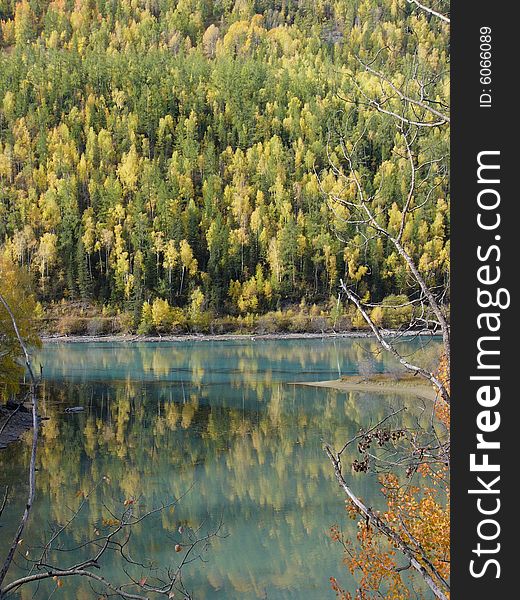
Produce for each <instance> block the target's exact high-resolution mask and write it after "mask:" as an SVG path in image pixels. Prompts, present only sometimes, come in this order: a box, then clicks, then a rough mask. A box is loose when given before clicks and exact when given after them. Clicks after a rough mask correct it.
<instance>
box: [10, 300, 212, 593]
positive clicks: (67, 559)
mask: <svg viewBox="0 0 520 600" xmlns="http://www.w3.org/2000/svg"><path fill="white" fill-rule="evenodd" d="M0 303H1V304H2V305H3V307H4V308H5V310H6V311H7V314H8V315H9V317H10V319H11V323H12V326H13V329H14V331H15V334H16V337H17V339H18V342H19V344H20V348H21V351H22V355H23V358H24V362H25V365H26V367H27V371H28V373H29V377H30V387H29V395H28V398H29V402H30V405H31V413H32V443H31V458H30V463H29V473H28V479H29V491H28V496H27V500H26V503H25V508H24V511H23V514H22V515H21V517H20V520H19V523H18V526H17V528H16V532H15V535H14V537H13V540H12V542H11V544H10V545H9V548H8V551H7V555H6V557H5V559H4V560H3V562H2V563H1V567H0V600H3V599H4V598H7V597H9V596H10V595H12V594H14V593H16V592H18V591H19V590H20V588H22V587H23V586H27V585H29V584H33V585H35V584H38V583H39V582H42V581H44V580H52V581H54V585H55V586H56V587H60V586H61V585H62V582H63V580H64V579H66V578H70V577H80V578H85V579H87V580H88V581H89V582H90V584H91V588H92V590H93V593H95V595H96V597H100V596H101V597H108V596H115V597H120V598H124V599H128V600H147V599H150V598H161V597H166V598H174V597H176V594H179V595H180V597H181V598H185V599H189V598H191V595H190V592H189V590H188V589H187V587H186V586H185V584H184V582H183V578H182V572H183V568H184V567H185V566H186V565H187V564H189V563H191V562H193V561H196V560H203V556H204V553H205V551H206V550H207V549H208V548H209V545H210V543H211V540H212V539H213V538H215V537H222V535H221V533H220V531H221V527H222V523H219V524H218V526H217V527H216V528H215V529H213V530H210V531H207V532H205V531H203V525H204V524H202V525H200V526H199V527H198V528H196V529H192V528H188V527H187V528H184V527H180V528H179V530H178V532H177V534H176V535H175V536H169V543H171V545H172V549H173V550H174V552H173V554H174V555H178V556H179V557H180V559H179V560H178V561H173V562H172V564H171V565H169V566H165V567H164V568H158V567H157V566H155V565H154V563H153V562H152V561H151V560H146V559H142V558H139V559H135V558H133V553H132V551H131V539H132V530H133V528H134V527H135V526H136V525H138V524H139V523H142V522H143V521H145V520H147V519H150V518H151V517H153V516H154V515H157V514H159V513H160V512H162V511H164V510H166V509H169V508H172V507H173V506H175V505H177V504H178V502H179V501H180V500H181V499H182V497H181V498H175V499H171V500H169V501H167V502H164V503H163V504H161V505H159V506H157V507H153V508H150V509H143V508H142V504H143V501H142V499H139V498H138V499H128V500H125V501H124V502H119V503H116V506H115V508H114V507H112V508H110V507H108V506H105V510H106V511H107V513H108V514H109V518H108V519H107V520H106V523H105V528H104V530H103V531H100V530H96V532H95V535H94V537H89V536H86V538H85V540H84V541H83V542H81V543H80V544H77V545H75V546H74V547H67V546H66V543H65V541H64V537H65V534H66V533H68V532H69V531H70V530H72V529H73V528H74V526H75V524H76V521H77V519H78V517H79V515H80V514H81V512H82V511H83V510H84V509H85V507H86V506H87V505H88V503H89V500H90V499H91V496H92V494H93V492H94V491H95V490H96V489H97V488H98V487H99V486H100V485H103V484H107V483H108V482H109V479H108V477H103V479H102V480H101V481H99V482H98V483H96V484H95V485H94V486H93V487H92V489H91V490H89V491H88V492H85V493H81V494H80V496H81V497H80V499H79V501H78V502H79V504H78V507H77V508H76V509H73V510H71V514H70V517H69V518H68V519H67V520H66V522H64V523H61V524H60V523H56V524H55V525H53V526H52V528H51V532H50V534H49V537H48V539H47V540H46V541H45V542H44V543H43V544H42V545H39V546H38V545H31V544H30V543H26V544H25V546H24V548H27V550H26V551H25V553H22V552H20V550H19V549H20V544H21V541H22V536H23V533H24V531H25V530H26V528H27V525H28V522H29V518H30V515H31V511H32V508H33V506H34V501H35V494H36V472H37V466H36V463H37V452H38V436H39V428H40V416H39V413H38V386H39V380H38V379H37V378H36V376H35V375H34V371H33V369H32V365H31V360H30V355H29V351H28V348H27V346H26V344H25V342H24V340H23V338H22V336H21V334H20V331H19V329H18V326H17V323H16V319H15V317H14V314H13V312H12V310H11V308H10V306H9V304H8V303H7V301H6V300H5V298H4V297H3V295H2V294H0ZM185 495H186V494H184V496H185ZM184 496H183V497H184ZM8 500H9V489H6V490H5V492H4V494H3V497H2V500H1V501H0V518H1V517H2V515H3V513H4V510H5V507H6V505H7V503H8ZM118 507H119V508H118ZM80 554H81V556H82V558H78V556H79V555H80ZM17 555H18V557H19V561H18V562H20V563H23V564H24V565H25V566H26V568H25V571H26V572H25V574H23V575H21V576H20V575H18V576H16V577H15V578H14V579H12V580H11V581H7V579H8V574H9V572H10V571H11V570H12V567H13V566H14V565H15V558H16V557H17ZM109 555H112V556H117V557H118V558H119V559H120V561H121V564H122V565H123V566H122V574H123V578H124V581H123V583H114V582H113V581H112V580H111V579H109V578H108V577H106V576H104V575H103V574H102V564H103V560H104V559H105V558H107V556H109ZM32 557H35V558H32ZM16 566H18V567H20V565H19V564H17V565H16ZM136 568H137V569H138V570H139V572H140V573H141V576H140V577H136V576H135V575H133V574H132V569H134V571H135V569H136ZM142 573H146V575H144V576H143V575H142Z"/></svg>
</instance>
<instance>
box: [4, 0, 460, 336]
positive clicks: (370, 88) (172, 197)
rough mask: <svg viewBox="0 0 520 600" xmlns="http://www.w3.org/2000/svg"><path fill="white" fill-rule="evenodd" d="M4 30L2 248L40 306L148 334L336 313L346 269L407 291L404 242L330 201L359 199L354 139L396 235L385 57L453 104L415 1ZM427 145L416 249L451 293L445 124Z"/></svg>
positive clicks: (111, 16)
mask: <svg viewBox="0 0 520 600" xmlns="http://www.w3.org/2000/svg"><path fill="white" fill-rule="evenodd" d="M0 20H1V28H0V245H1V248H2V250H1V251H2V254H3V255H4V258H5V259H6V260H11V261H13V262H15V263H18V264H19V265H20V266H22V267H24V268H26V269H28V270H29V271H30V272H31V273H32V274H33V276H34V279H35V285H36V287H37V293H38V296H39V298H40V301H41V302H42V304H43V305H44V306H46V305H48V304H49V303H50V302H51V301H61V300H62V299H63V298H65V299H67V300H89V301H91V302H94V303H98V304H99V305H105V306H111V307H117V308H118V309H119V310H123V311H127V312H128V313H129V314H131V315H133V317H132V318H133V319H134V325H135V326H137V325H138V324H139V323H140V322H143V319H144V321H146V320H147V319H148V320H153V319H154V318H159V317H157V313H159V312H160V311H161V310H162V309H164V310H169V307H178V308H179V314H180V309H182V311H184V312H183V314H191V315H192V316H193V315H195V314H201V313H203V312H206V313H207V314H214V315H218V314H220V315H223V314H231V315H246V314H261V313H265V312H267V311H269V310H275V309H277V308H284V307H286V306H288V305H290V304H299V303H301V301H302V300H305V302H307V304H308V305H311V304H313V303H317V304H320V303H321V304H325V303H327V302H329V301H330V298H331V297H334V296H337V294H338V285H339V279H340V278H341V277H345V276H346V277H347V279H349V281H352V282H357V284H358V286H359V290H360V292H361V293H362V294H365V295H366V294H370V298H373V299H374V300H381V299H383V298H385V297H387V296H389V295H391V294H408V293H409V292H410V290H409V289H408V279H407V272H406V269H405V268H404V267H403V266H401V265H400V263H399V261H398V258H397V256H396V254H395V248H394V247H393V246H392V245H390V244H388V245H387V244H386V242H385V240H384V239H382V238H381V237H378V236H375V237H374V238H373V239H371V240H368V242H367V243H365V244H363V245H362V241H363V240H362V239H361V237H360V234H359V233H358V231H357V227H356V224H355V223H351V222H350V223H345V222H344V220H343V219H342V218H341V217H342V216H343V217H345V211H346V210H347V209H345V207H344V206H343V208H342V209H341V210H342V211H343V212H342V213H341V210H339V208H338V210H333V209H334V206H331V201H330V198H331V197H342V198H345V197H347V198H348V195H349V194H352V193H353V191H352V190H351V189H345V188H344V186H343V183H342V180H341V173H342V172H343V171H344V169H346V168H347V167H346V164H345V161H344V160H343V156H342V149H341V145H340V141H341V140H346V143H347V144H348V141H349V140H350V139H354V138H357V137H361V138H362V139H361V142H360V146H359V148H358V150H357V152H358V156H359V157H360V164H361V166H360V167H359V173H360V177H361V178H362V180H363V182H364V185H365V186H366V187H367V189H368V190H375V189H377V190H378V194H377V195H375V197H374V200H373V202H375V203H378V205H377V206H375V210H376V212H377V214H379V218H380V219H382V220H383V221H384V222H385V226H388V227H389V228H390V229H391V228H392V227H393V223H394V222H395V223H398V222H399V218H400V211H399V202H402V198H403V196H406V194H407V190H408V188H409V179H410V176H411V175H410V173H409V172H408V171H407V160H408V159H407V157H406V155H405V153H404V151H403V138H402V136H400V135H399V132H398V131H396V129H395V127H394V123H395V118H394V117H393V116H392V115H391V114H385V112H384V111H383V112H381V111H377V110H376V111H375V110H374V105H373V104H371V103H370V102H368V101H367V98H375V99H376V101H377V98H378V97H379V96H381V87H382V82H381V79H380V78H379V77H377V76H376V75H374V74H373V73H371V72H369V71H367V70H366V68H365V67H364V66H363V65H362V63H361V62H360V61H359V60H358V59H361V60H362V61H366V62H367V63H370V61H371V60H373V59H374V58H375V57H378V56H379V57H381V56H382V55H381V54H378V53H381V52H383V54H384V60H383V61H382V62H381V60H379V62H378V65H379V67H380V68H384V72H385V73H386V77H388V79H389V81H390V82H391V83H393V84H395V85H396V86H399V88H400V89H403V88H402V86H403V82H404V83H406V82H407V81H408V80H410V79H411V77H412V76H413V77H414V78H415V79H414V81H415V80H417V81H421V82H423V83H424V86H425V87H424V89H421V90H420V93H421V94H422V93H423V92H424V93H425V94H427V96H428V101H429V102H431V103H433V104H432V105H435V106H439V107H443V106H446V104H447V102H448V94H449V72H448V66H449V65H448V63H449V61H448V57H447V52H448V28H447V26H445V24H444V23H443V22H442V21H436V20H435V19H433V20H431V22H429V21H430V17H429V15H428V14H425V13H423V12H421V11H417V10H416V7H414V6H412V5H410V3H408V2H406V1H405V0H378V1H376V0H336V1H333V0H330V1H325V0H299V1H297V0H257V1H253V0H236V2H233V0H215V1H209V0H180V1H178V2H172V1H171V0H76V1H73V0H56V1H53V2H48V1H47V0H29V1H27V0H23V1H22V2H15V1H14V0H0ZM417 72H419V75H420V77H416V75H417ZM429 72H430V74H429ZM431 74H434V75H431ZM430 75H431V76H430ZM415 91H416V90H415ZM394 100H395V101H396V102H397V103H398V102H399V97H397V96H396V98H395V99H394ZM417 110H418V112H420V108H418V109H417ZM413 136H414V137H413V151H414V153H415V156H416V158H417V162H418V164H419V165H420V164H425V165H427V169H428V180H429V181H430V182H433V183H432V184H431V185H428V186H424V187H423V188H421V186H416V188H415V189H414V197H413V198H412V199H411V202H412V205H413V211H411V212H410V215H409V218H408V220H407V224H406V228H405V230H404V232H403V243H404V244H405V246H406V248H407V249H408V251H409V252H410V254H411V255H412V256H413V258H414V260H415V261H416V264H418V265H419V268H420V269H421V271H422V273H423V275H424V276H425V277H426V278H427V280H428V283H429V284H430V285H431V286H432V287H434V286H445V283H446V279H447V273H448V267H449V265H448V261H449V191H448V180H447V164H448V163H447V156H448V151H449V147H448V142H449V129H447V128H437V127H435V126H433V127H429V126H424V127H417V131H416V132H414V134H413ZM439 157H442V159H440V158H439ZM419 168H420V167H419ZM379 205H381V206H385V209H384V210H380V211H379V210H378V206H379ZM338 212H340V214H339V215H338ZM347 212H348V210H347ZM338 216H339V218H338ZM154 301H155V304H154ZM159 301H166V302H167V304H166V302H163V303H162V305H161V304H160V302H159ZM143 306H144V309H143ZM152 309H155V311H156V315H155V317H154V316H152V314H151V311H152ZM175 314H176V313H175V312H174V313H173V314H170V315H169V317H168V318H170V319H171V320H175V318H176V317H175ZM179 318H180V317H179Z"/></svg>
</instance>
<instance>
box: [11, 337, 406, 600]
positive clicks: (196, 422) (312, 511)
mask: <svg viewBox="0 0 520 600" xmlns="http://www.w3.org/2000/svg"><path fill="white" fill-rule="evenodd" d="M245 350H248V351H250V353H249V354H247V353H246V352H245ZM260 350H262V349H261V348H260ZM168 351H169V348H168ZM175 351H176V352H177V350H175ZM349 351H350V350H349ZM60 352H61V349H60ZM119 352H121V350H118V353H117V354H115V355H114V356H113V358H117V360H118V361H119V360H121V364H125V359H120V358H119ZM124 352H126V349H124V350H123V351H122V353H124ZM219 352H220V349H219ZM226 352H227V349H226ZM304 352H305V353H306V356H307V359H308V360H307V362H306V366H307V370H309V364H310V362H312V361H315V364H316V365H318V366H319V367H320V368H323V364H324V362H325V361H326V360H329V359H330V360H331V361H335V358H332V359H331V358H330V357H331V349H330V347H328V348H327V350H326V351H325V350H323V352H322V356H321V360H318V359H316V355H315V353H314V352H309V349H308V348H307V349H306V350H305V351H304ZM317 352H318V353H319V352H320V349H319V346H318V349H317ZM356 352H358V349H357V348H356V346H355V345H354V346H353V347H352V355H350V356H357V354H356ZM205 353H206V349H203V350H202V351H201V353H200V354H199V355H198V357H197V359H196V360H195V355H197V353H196V352H195V353H192V354H190V361H192V360H193V362H190V365H189V366H190V368H191V367H193V369H192V371H190V372H189V374H188V376H187V378H189V379H190V380H191V381H192V382H193V381H195V382H196V383H191V382H190V383H182V382H164V381H162V382H160V383H159V382H154V381H148V382H141V381H132V380H130V379H128V378H127V379H124V380H118V381H112V382H110V383H108V384H106V383H103V384H101V383H96V382H89V383H75V382H60V383H59V384H58V383H48V382H47V383H46V384H44V386H43V389H42V394H43V398H42V407H43V409H42V410H43V411H44V413H45V414H46V415H47V416H49V417H50V419H49V420H48V421H46V422H45V426H44V427H43V432H42V437H43V443H42V445H41V450H40V472H39V474H38V502H37V505H36V509H35V513H36V514H35V517H34V520H33V522H35V523H37V522H45V523H47V522H49V521H58V522H63V521H64V520H65V518H66V517H67V515H68V508H67V507H68V506H73V505H75V504H77V499H76V498H75V495H76V493H77V492H78V491H80V490H86V489H89V488H90V487H92V485H93V483H94V482H96V481H98V480H99V479H101V478H102V477H103V476H105V475H108V476H109V477H110V479H111V483H110V486H105V487H101V488H99V490H97V491H96V492H95V493H94V494H93V496H92V499H91V502H90V503H89V505H88V510H87V511H86V512H85V514H84V515H83V517H82V520H81V522H80V523H79V524H78V526H77V527H76V528H75V529H74V530H71V532H70V533H69V536H68V539H67V543H69V545H72V544H73V543H80V542H81V541H82V540H83V539H84V538H85V532H87V531H88V533H89V534H91V533H92V528H93V527H94V526H95V524H97V523H99V521H100V519H101V518H102V516H106V514H105V513H106V509H105V508H104V507H103V504H104V503H108V505H111V504H112V505H113V503H114V502H122V501H123V500H124V499H127V498H131V497H135V496H143V502H145V503H146V505H147V506H150V505H153V504H157V503H158V502H160V501H162V500H164V499H166V498H167V497H171V496H172V495H176V496H179V495H181V494H182V493H183V492H185V491H186V490H187V489H188V488H189V486H190V485H191V484H192V483H193V482H195V487H194V488H193V490H192V491H191V492H190V494H189V496H188V498H186V499H185V500H184V501H183V502H182V503H181V505H180V506H179V507H178V509H176V511H175V513H174V514H171V513H168V512H166V513H164V514H163V515H161V517H160V518H157V519H156V521H154V523H153V526H152V527H150V525H148V526H145V527H143V526H139V527H138V528H137V529H136V531H135V537H134V548H135V550H134V553H135V554H136V555H138V554H139V556H150V557H153V558H154V559H155V560H157V562H158V563H161V562H165V560H164V559H166V560H167V557H168V552H171V548H169V547H168V544H164V540H163V538H161V535H160V534H161V533H164V532H174V531H175V529H176V528H177V527H178V525H179V523H185V524H188V525H190V524H191V525H196V524H198V523H200V522H201V521H202V520H204V519H205V518H208V517H209V521H210V522H211V520H214V521H218V519H219V517H220V516H221V515H222V517H223V520H224V523H225V527H226V529H227V531H228V532H229V533H230V536H229V537H228V538H226V539H224V540H215V541H214V543H213V550H212V551H211V553H210V556H209V559H210V564H209V565H208V567H207V568H205V569H204V571H203V574H202V576H201V577H199V578H198V581H199V583H197V585H196V586H195V589H196V591H197V597H198V598H204V597H208V598H211V597H212V595H211V594H212V592H211V590H215V589H218V588H220V587H224V588H225V589H226V590H230V589H231V590H235V592H234V593H236V594H237V597H242V596H241V594H249V595H250V596H251V597H256V596H258V597H263V595H264V590H265V589H266V587H273V586H278V587H279V588H286V587H291V586H292V587H297V586H298V585H301V586H303V588H302V589H305V585H306V584H308V583H309V582H310V583H311V584H314V585H316V586H317V588H316V589H321V590H322V591H323V593H325V592H324V590H326V589H327V580H326V575H327V574H328V573H329V572H331V571H330V569H329V570H325V571H324V570H323V566H322V568H321V571H320V568H319V565H320V564H321V565H323V563H320V560H323V557H324V556H334V554H333V553H329V552H328V551H327V548H328V546H329V544H330V542H329V540H328V537H327V536H326V529H327V527H328V526H329V525H330V524H331V523H333V522H334V521H336V520H338V519H339V518H341V514H338V510H341V498H340V497H339V494H337V493H336V491H335V486H334V485H333V484H332V481H331V477H332V476H331V473H330V469H329V466H328V463H327V458H326V456H325V454H324V453H323V450H322V443H323V441H324V440H326V441H328V442H330V443H332V444H335V445H338V444H340V443H341V442H342V441H344V440H345V439H348V438H349V437H352V436H353V435H355V434H356V433H357V431H358V430H359V428H360V427H361V426H364V427H366V424H367V414H369V415H370V417H369V418H370V420H373V421H374V422H375V421H377V420H379V419H381V418H382V417H383V416H384V415H385V414H387V412H388V405H389V404H393V405H395V402H396V398H392V397H391V396H385V397H384V399H381V398H379V399H377V398H374V397H373V396H372V395H370V394H359V393H354V392H352V393H348V394H346V393H344V392H336V391H334V390H329V389H323V388H321V389H319V388H309V387H300V386H293V385H286V384H278V383H272V381H271V378H272V372H271V371H270V369H268V368H266V364H264V363H263V361H264V360H265V361H267V357H266V355H265V354H264V353H263V351H259V350H258V348H255V349H254V352H253V350H251V349H250V348H249V346H247V345H246V346H245V347H240V354H241V357H240V360H235V361H234V365H235V367H236V368H235V370H234V371H232V372H231V374H230V375H229V378H228V381H227V382H226V381H222V382H221V384H218V385H205V384H203V383H200V381H201V377H200V376H198V375H197V376H194V375H193V374H194V373H195V374H196V373H200V372H201V370H202V369H203V367H202V365H204V364H206V363H205ZM96 354H97V350H96ZM160 354H161V353H160V352H159V353H158V352H156V350H155V349H154V350H153V351H152V352H151V353H150V352H149V353H146V352H144V351H142V350H141V349H140V350H139V353H138V355H139V356H141V357H142V358H143V360H142V362H141V363H140V365H139V366H138V367H137V366H135V361H136V356H135V352H133V351H132V352H131V354H130V356H129V357H127V359H126V361H127V363H126V364H128V361H130V360H131V361H133V362H134V366H133V368H132V371H131V372H132V373H138V372H139V371H138V369H146V368H147V367H146V365H151V364H153V365H154V366H153V368H154V369H156V368H159V367H158V365H159V364H163V363H161V362H160V361H161V360H165V358H164V356H163V357H162V358H161V357H160ZM213 356H214V355H213ZM295 356H296V357H297V356H298V353H296V354H291V356H290V360H291V361H295V360H297V359H296V358H295ZM350 356H349V360H350ZM144 358H146V362H145V360H144ZM220 358H221V359H222V357H220ZM236 358H237V349H236V348H235V350H234V352H233V353H232V354H231V355H230V356H229V357H228V358H227V359H226V360H228V361H229V360H234V359H236ZM73 359H74V356H72V357H67V355H66V354H63V356H62V361H63V362H62V367H63V368H67V361H68V360H73ZM282 359H283V360H284V363H285V366H287V361H288V360H289V359H288V357H287V355H285V358H283V352H282V353H281V355H280V360H282ZM309 359H310V360H309ZM99 360H101V361H103V360H105V358H103V357H101V358H99V359H98V358H97V357H96V359H95V362H96V366H98V365H99V362H98V361H99ZM298 360H300V359H299V358H298ZM171 361H172V359H171V356H170V357H169V358H168V364H170V365H171V364H172V362H171ZM275 361H276V357H275V358H274V359H271V361H270V364H271V365H273V364H274V362H275ZM85 364H88V366H89V368H90V369H91V368H92V360H90V361H88V363H87V362H86V363H85ZM106 364H107V365H110V366H111V367H112V366H113V365H112V363H110V362H108V359H107V363H106ZM164 364H166V363H164ZM161 368H165V367H164V366H163V367H161ZM170 368H171V367H170ZM127 372H128V370H127ZM229 379H231V382H229ZM239 382H241V385H239ZM230 383H231V385H230ZM69 405H83V406H85V407H86V409H87V410H86V411H85V413H82V414H76V415H64V414H63V410H64V407H65V406H69ZM412 412H413V411H412ZM412 412H407V413H405V414H404V416H403V419H404V420H405V424H407V425H412V424H413V414H412ZM16 451H17V450H16V449H14V448H12V449H9V450H8V451H7V453H3V454H0V468H1V469H3V467H4V462H5V463H8V462H9V461H12V462H16V463H23V464H26V462H27V460H28V455H23V457H22V458H21V459H20V458H19V457H17V456H15V452H16ZM24 452H26V450H25V449H24ZM22 468H23V465H22V464H21V465H20V469H22ZM355 479H356V483H357V484H358V486H359V487H358V491H359V493H360V495H361V496H363V497H365V498H370V497H372V496H373V495H374V492H375V483H374V482H373V481H370V480H369V479H367V478H357V477H356V478H355ZM16 480H17V479H16V474H15V472H14V471H13V472H12V481H13V483H14V485H15V486H17V489H16V490H15V491H16V497H17V498H18V499H19V501H20V502H22V501H23V493H22V492H23V486H24V484H19V483H18V484H17V483H16ZM338 507H339V508H338ZM350 523H351V524H352V527H353V528H354V527H355V523H354V522H353V521H352V522H350ZM28 535H33V533H32V532H30V533H29V534H28ZM160 540H163V541H160ZM322 571H323V572H322ZM199 574H200V572H199ZM67 585H69V584H67ZM72 585H73V584H72V583H71V584H70V586H72ZM77 585H79V586H82V585H84V584H83V583H82V582H78V583H77ZM70 589H72V587H71V588H70ZM76 593H77V596H76V595H74V596H67V595H66V590H65V589H64V590H61V591H60V594H61V595H62V597H78V598H79V597H81V593H84V594H85V596H84V597H88V596H87V590H86V589H85V590H83V592H80V591H77V590H76V591H75V592H74V594H76ZM64 594H65V595H64ZM276 597H277V598H283V597H284V596H283V592H279V591H277V592H276ZM288 597H289V596H288ZM311 597H312V596H311ZM315 597H321V596H320V595H319V593H318V595H317V596H315Z"/></svg>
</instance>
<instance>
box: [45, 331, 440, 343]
mask: <svg viewBox="0 0 520 600" xmlns="http://www.w3.org/2000/svg"><path fill="white" fill-rule="evenodd" d="M398 334H399V332H396V331H390V330H388V331H384V335H385V336H386V337H392V336H395V335H398ZM413 335H423V336H427V337H431V335H432V334H431V333H428V332H417V333H414V334H413ZM373 337H374V335H373V334H372V332H368V331H346V332H343V333H265V334H260V333H229V334H227V333H224V334H215V335H209V334H202V333H201V334H197V333H186V334H179V335H162V336H161V335H136V334H117V335H42V336H41V340H42V342H43V343H44V344H52V343H69V344H70V343H108V344H113V343H116V342H128V343H136V342H186V341H194V342H218V341H226V340H238V341H240V340H299V339H304V340H305V339H344V338H358V339H360V338H361V339H367V338H373Z"/></svg>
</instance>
